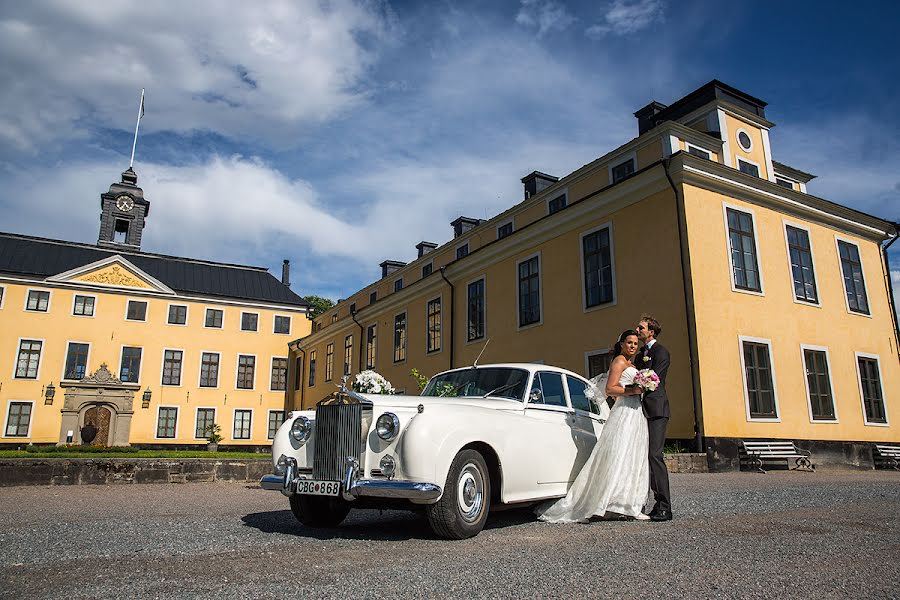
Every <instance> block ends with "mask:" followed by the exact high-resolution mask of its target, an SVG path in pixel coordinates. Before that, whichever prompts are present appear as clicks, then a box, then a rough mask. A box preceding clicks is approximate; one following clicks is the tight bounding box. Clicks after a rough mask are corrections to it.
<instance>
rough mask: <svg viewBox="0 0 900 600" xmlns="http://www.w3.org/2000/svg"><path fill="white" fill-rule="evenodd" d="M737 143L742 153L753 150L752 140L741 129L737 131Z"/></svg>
mask: <svg viewBox="0 0 900 600" xmlns="http://www.w3.org/2000/svg"><path fill="white" fill-rule="evenodd" d="M737 142H738V146H740V147H741V150H743V151H744V152H750V151H751V150H753V140H752V139H750V134H749V133H747V132H746V131H744V130H743V129H738V131H737Z"/></svg>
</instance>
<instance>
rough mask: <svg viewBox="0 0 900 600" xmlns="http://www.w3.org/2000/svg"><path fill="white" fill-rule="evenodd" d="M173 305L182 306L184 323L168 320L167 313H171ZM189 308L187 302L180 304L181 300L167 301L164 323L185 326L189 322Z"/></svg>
mask: <svg viewBox="0 0 900 600" xmlns="http://www.w3.org/2000/svg"><path fill="white" fill-rule="evenodd" d="M173 306H183V307H184V323H172V322H170V321H169V315H170V313H171V310H172V307H173ZM190 313H191V309H190V307H189V306H188V305H187V304H182V303H181V302H169V303H168V305H166V325H173V326H175V327H187V326H188V323H189V322H190V321H189V319H190V316H191V314H190Z"/></svg>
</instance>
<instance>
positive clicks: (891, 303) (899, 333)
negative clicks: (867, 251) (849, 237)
mask: <svg viewBox="0 0 900 600" xmlns="http://www.w3.org/2000/svg"><path fill="white" fill-rule="evenodd" d="M898 237H900V223H894V237H893V239H892V240H891V241H889V242H888V243H887V244H885V245H884V246H882V247H881V255H882V257H883V258H884V264H882V266H881V268H882V270H883V271H884V283H885V285H886V286H887V292H888V309H889V311H890V313H891V322H892V323H893V324H894V348H895V349H896V350H897V358H898V360H900V327H898V325H897V303H896V302H895V300H894V286H893V285H891V263H890V260H889V259H888V248H890V247H891V244H893V243H894V242H896V241H897V238H898Z"/></svg>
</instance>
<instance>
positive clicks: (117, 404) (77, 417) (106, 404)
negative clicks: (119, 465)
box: [59, 363, 140, 446]
mask: <svg viewBox="0 0 900 600" xmlns="http://www.w3.org/2000/svg"><path fill="white" fill-rule="evenodd" d="M59 386H60V387H61V388H64V389H65V392H66V394H65V402H64V403H63V408H62V424H61V425H60V429H59V443H60V444H65V443H66V438H67V436H68V434H69V432H70V431H71V432H72V440H73V442H74V443H76V444H81V443H82V441H81V428H82V427H83V426H84V425H85V415H86V414H87V412H88V411H89V410H91V409H94V408H105V409H106V410H108V411H109V412H110V419H109V431H108V434H107V442H106V443H107V444H108V445H110V446H128V445H129V436H130V435H131V417H132V415H133V414H134V409H133V404H134V394H135V392H137V391H138V389H139V388H140V385H139V384H137V383H122V382H121V381H120V380H119V379H118V378H117V377H116V376H115V375H113V374H112V373H110V372H109V369H108V368H107V366H106V363H103V364H101V365H100V368H99V369H97V370H96V371H94V372H93V373H91V374H90V375H88V376H87V377H85V378H84V379H82V380H80V381H69V382H61V383H60V384H59ZM92 414H93V413H92ZM94 425H95V426H98V425H99V424H98V423H94Z"/></svg>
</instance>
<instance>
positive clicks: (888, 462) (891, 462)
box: [873, 444, 900, 471]
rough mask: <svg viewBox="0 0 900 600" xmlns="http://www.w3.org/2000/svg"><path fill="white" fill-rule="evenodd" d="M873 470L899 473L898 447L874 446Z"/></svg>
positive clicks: (899, 458) (899, 451)
mask: <svg viewBox="0 0 900 600" xmlns="http://www.w3.org/2000/svg"><path fill="white" fill-rule="evenodd" d="M873 454H874V456H873V458H874V459H875V468H876V469H877V468H879V467H881V468H882V469H894V470H895V471H900V446H885V445H884V444H875V452H874V453H873Z"/></svg>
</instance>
